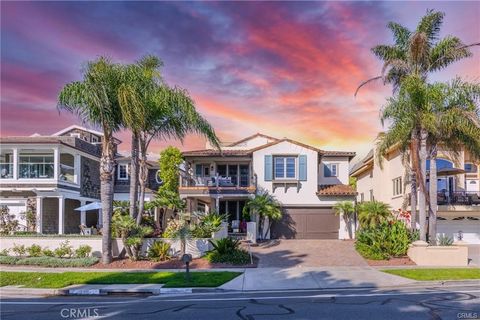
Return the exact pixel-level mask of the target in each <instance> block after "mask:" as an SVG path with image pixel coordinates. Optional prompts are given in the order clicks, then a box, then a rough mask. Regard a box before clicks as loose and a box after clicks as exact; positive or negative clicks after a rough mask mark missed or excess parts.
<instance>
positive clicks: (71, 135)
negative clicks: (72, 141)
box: [70, 133, 80, 139]
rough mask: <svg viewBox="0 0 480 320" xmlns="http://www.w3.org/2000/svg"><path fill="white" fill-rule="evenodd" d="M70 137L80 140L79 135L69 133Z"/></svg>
mask: <svg viewBox="0 0 480 320" xmlns="http://www.w3.org/2000/svg"><path fill="white" fill-rule="evenodd" d="M70 137H75V138H78V139H80V133H70Z"/></svg>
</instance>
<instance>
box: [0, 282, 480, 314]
mask: <svg viewBox="0 0 480 320" xmlns="http://www.w3.org/2000/svg"><path fill="white" fill-rule="evenodd" d="M0 307H1V314H0V315H1V319H2V320H9V319H35V320H37V319H38V320H42V319H48V320H51V319H128V320H140V319H175V320H183V319H192V320H193V319H194V320H203V319H208V320H212V319H222V320H223V319H241V320H252V319H276V320H277V319H278V320H281V319H315V320H318V319H369V320H373V319H382V320H384V319H388V320H394V319H401V320H408V319H415V320H419V319H435V320H437V319H480V288H478V287H472V286H456V287H448V288H445V287H440V288H403V289H392V290H372V289H368V290H367V289H349V290H334V291H332V290H329V291H326V290H311V291H285V292H278V291H275V292H273V291H271V292H255V293H248V292H247V293H204V294H190V295H183V296H135V297H112V296H109V297H49V298H38V297H37V298H35V297H26V296H23V297H2V299H1V304H0Z"/></svg>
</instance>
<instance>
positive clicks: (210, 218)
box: [192, 212, 227, 238]
mask: <svg viewBox="0 0 480 320" xmlns="http://www.w3.org/2000/svg"><path fill="white" fill-rule="evenodd" d="M196 215H197V216H198V223H197V224H196V225H195V226H194V228H193V230H192V237H194V238H211V237H212V233H213V232H217V231H218V230H220V227H221V225H222V222H223V221H225V220H226V219H227V216H226V215H221V214H218V213H216V212H210V213H200V214H198V213H197V214H196Z"/></svg>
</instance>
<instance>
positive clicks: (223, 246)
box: [209, 238, 240, 255]
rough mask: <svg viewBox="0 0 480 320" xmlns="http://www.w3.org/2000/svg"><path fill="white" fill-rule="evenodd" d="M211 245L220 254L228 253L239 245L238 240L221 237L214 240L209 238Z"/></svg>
mask: <svg viewBox="0 0 480 320" xmlns="http://www.w3.org/2000/svg"><path fill="white" fill-rule="evenodd" d="M209 242H210V243H211V244H212V246H213V250H212V251H215V252H217V253H218V254H220V255H226V254H229V253H231V252H233V251H235V250H238V248H239V247H240V241H239V240H236V239H232V238H223V239H219V240H216V241H212V240H209Z"/></svg>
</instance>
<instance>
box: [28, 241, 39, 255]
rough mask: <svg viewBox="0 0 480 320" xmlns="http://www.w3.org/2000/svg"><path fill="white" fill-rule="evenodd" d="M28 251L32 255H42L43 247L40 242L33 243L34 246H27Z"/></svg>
mask: <svg viewBox="0 0 480 320" xmlns="http://www.w3.org/2000/svg"><path fill="white" fill-rule="evenodd" d="M27 253H28V256H30V257H40V256H41V255H42V247H40V246H39V245H38V244H32V246H30V247H28V248H27Z"/></svg>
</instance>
